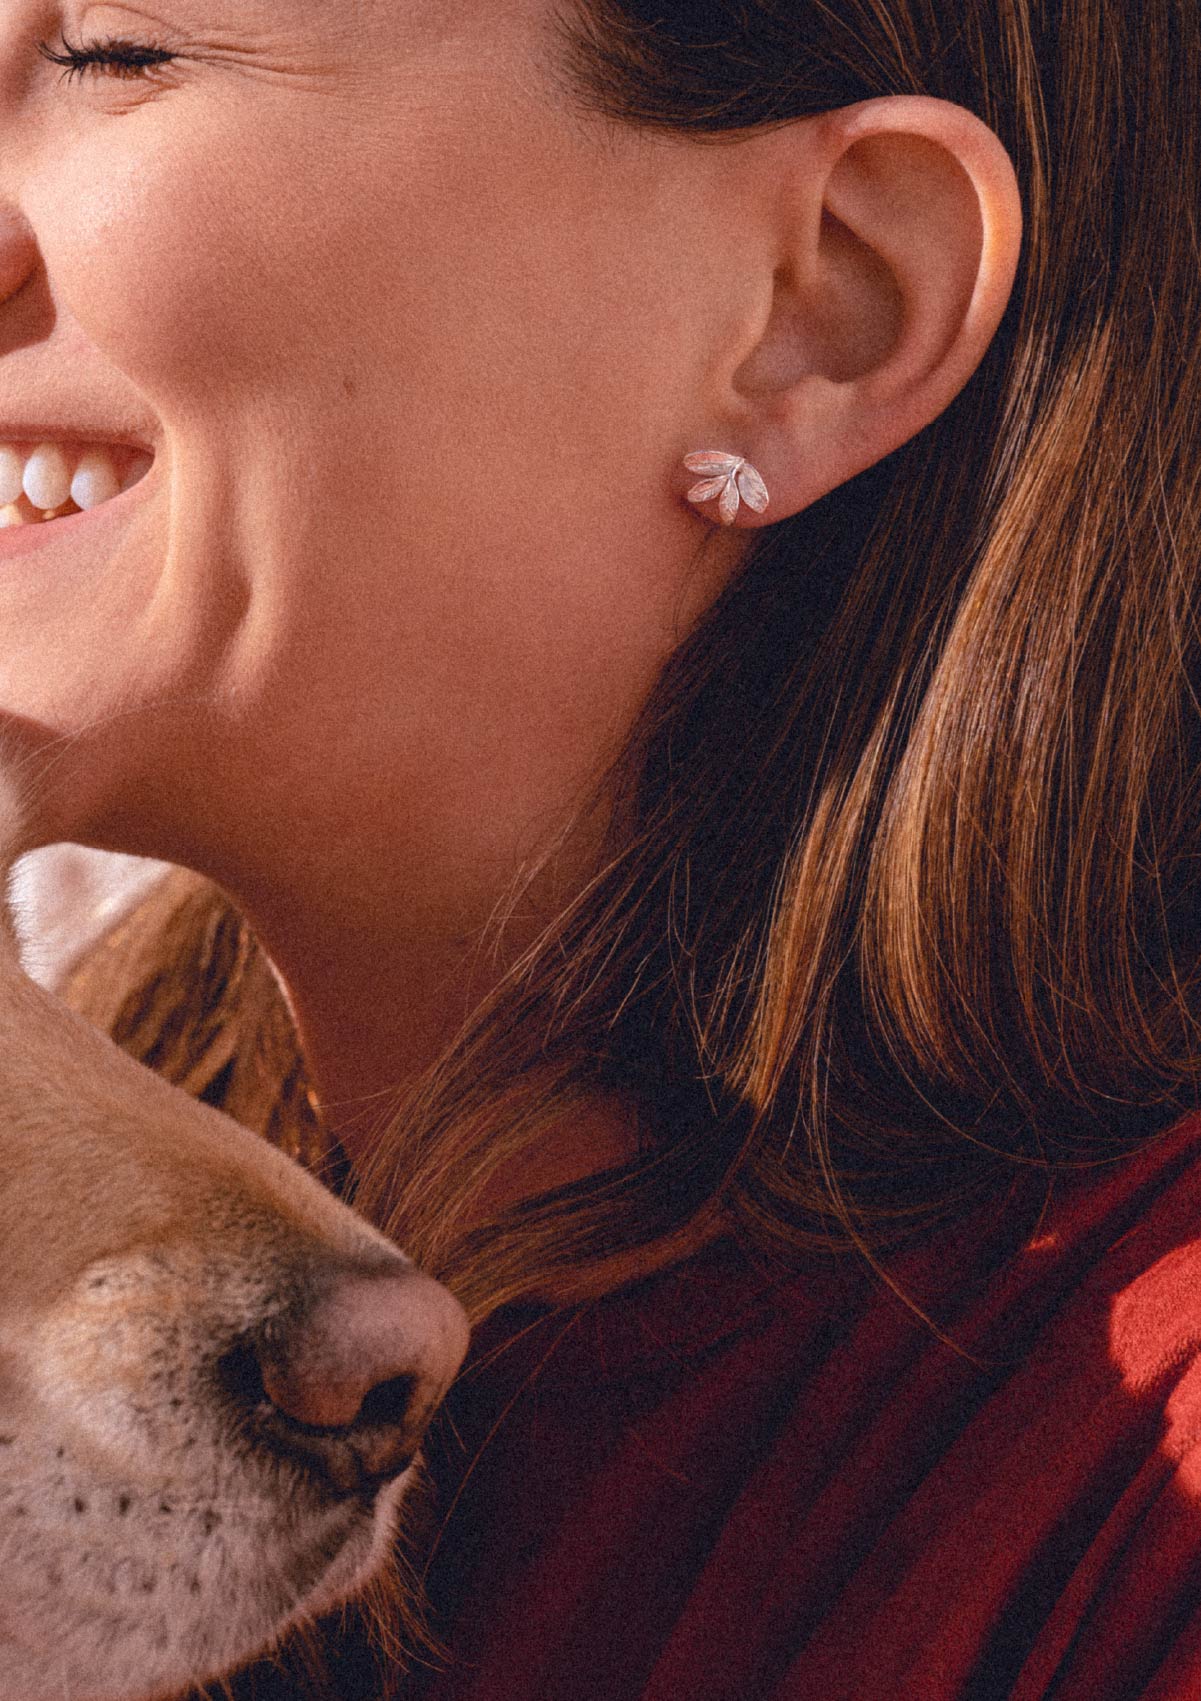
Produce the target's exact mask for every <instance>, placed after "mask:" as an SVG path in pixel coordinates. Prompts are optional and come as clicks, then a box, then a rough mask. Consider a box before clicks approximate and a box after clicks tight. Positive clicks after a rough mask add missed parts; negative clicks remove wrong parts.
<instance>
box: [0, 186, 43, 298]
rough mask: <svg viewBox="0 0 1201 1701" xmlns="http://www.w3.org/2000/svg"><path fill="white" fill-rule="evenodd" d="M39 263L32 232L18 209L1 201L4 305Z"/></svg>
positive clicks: (0, 275) (0, 267) (0, 282)
mask: <svg viewBox="0 0 1201 1701" xmlns="http://www.w3.org/2000/svg"><path fill="white" fill-rule="evenodd" d="M37 263H38V250H37V243H36V241H35V239H34V235H33V232H32V230H31V229H30V228H29V225H28V224H27V223H26V222H25V219H24V218H23V217H22V216H21V214H20V213H18V212H17V210H16V208H15V207H11V206H6V205H4V204H3V203H2V202H0V302H5V301H7V300H8V299H9V297H10V296H14V295H16V293H17V291H18V290H19V289H20V288H21V286H22V285H23V284H24V283H25V281H26V279H27V278H28V277H29V276H30V274H31V273H32V272H33V271H34V270H35V269H36V267H37Z"/></svg>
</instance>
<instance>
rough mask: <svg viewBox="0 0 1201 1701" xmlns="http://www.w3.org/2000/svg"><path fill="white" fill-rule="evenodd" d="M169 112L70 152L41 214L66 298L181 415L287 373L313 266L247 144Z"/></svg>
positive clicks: (50, 178)
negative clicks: (267, 376) (219, 393)
mask: <svg viewBox="0 0 1201 1701" xmlns="http://www.w3.org/2000/svg"><path fill="white" fill-rule="evenodd" d="M166 115H167V107H166V103H165V102H164V104H163V109H162V117H161V118H160V117H159V115H158V110H157V108H153V107H152V108H150V109H148V110H147V111H146V112H144V113H143V112H135V113H131V114H129V115H128V116H127V117H125V118H123V119H120V120H115V121H110V122H109V123H108V124H107V125H106V126H105V127H104V128H102V129H100V130H99V131H98V132H96V133H94V134H92V135H90V136H89V137H88V139H87V140H86V142H81V143H80V144H78V145H76V147H75V148H74V149H73V151H72V152H70V153H69V154H67V155H66V156H65V157H64V156H62V155H60V156H59V157H58V158H57V160H56V161H55V169H54V171H53V174H52V175H50V174H48V175H47V179H46V181H45V185H44V189H43V192H42V193H41V195H40V196H39V195H38V193H37V188H36V186H35V191H34V195H33V196H32V197H31V213H32V216H33V219H34V221H35V224H36V228H38V229H39V231H40V233H41V238H42V244H43V248H44V251H45V257H46V265H47V270H48V273H49V276H50V278H51V282H52V287H53V289H54V292H55V295H56V298H61V300H62V302H63V304H64V306H65V307H66V309H67V310H68V312H69V314H70V316H71V318H72V319H73V320H74V321H76V322H77V324H78V325H79V327H80V330H81V331H82V332H83V334H84V336H85V337H86V338H87V339H88V340H89V341H90V342H91V343H93V344H94V345H95V347H96V348H97V349H99V350H100V351H101V352H102V353H103V355H104V356H105V357H106V358H107V359H108V360H109V361H111V362H112V363H113V365H114V366H115V367H116V368H117V369H119V371H120V372H121V373H122V374H123V375H124V376H125V377H127V378H129V379H130V380H132V381H133V382H134V383H135V384H136V385H137V386H138V387H139V389H141V390H142V391H143V392H144V394H145V395H146V396H147V397H148V399H149V400H150V401H151V402H152V403H157V402H160V401H161V402H162V403H163V404H164V407H165V411H169V406H170V404H171V403H173V402H179V401H180V400H181V399H186V400H187V401H191V400H193V399H195V400H202V399H203V397H204V395H205V394H206V392H208V391H211V390H212V389H213V388H214V387H215V388H218V389H222V390H224V389H225V388H227V386H228V382H229V380H230V379H236V381H237V382H238V383H240V384H242V385H245V384H247V383H253V382H254V381H255V378H256V375H258V374H260V373H262V372H270V371H271V370H272V369H273V365H274V364H275V363H274V362H273V355H274V354H275V353H276V351H277V349H278V346H279V344H280V342H281V339H282V335H283V328H284V327H285V326H287V327H289V330H290V337H291V339H292V340H293V341H295V339H296V335H297V331H298V329H299V327H298V325H297V322H296V306H297V303H296V301H295V299H294V297H295V293H296V292H295V281H296V278H297V275H298V274H299V273H300V271H301V269H302V256H301V254H300V253H299V251H298V250H299V246H300V245H299V241H298V239H297V237H296V236H294V235H292V234H291V232H290V231H289V229H288V224H287V221H288V219H289V217H290V215H291V212H292V209H290V208H289V207H288V206H287V205H286V198H285V204H283V205H281V196H280V195H279V194H278V193H277V192H276V191H277V186H275V185H273V184H272V182H271V180H270V177H269V175H264V174H263V173H261V172H259V171H255V170H249V169H247V167H246V160H247V158H248V157H250V158H253V157H254V156H253V155H249V156H248V153H247V148H246V146H245V145H243V146H242V147H241V148H239V147H238V141H239V139H238V138H237V137H232V136H229V135H226V134H222V133H221V132H218V133H217V134H215V135H211V134H206V132H205V130H204V128H203V127H202V126H199V125H197V126H195V127H192V128H189V126H188V125H187V123H186V122H172V123H170V124H169V123H168V122H167V121H166ZM263 157H264V158H265V160H266V163H267V164H268V166H270V163H271V160H272V158H273V157H274V156H273V155H272V153H271V151H270V150H268V151H267V152H266V154H265V155H264V156H263ZM285 157H286V156H285ZM281 238H282V241H281ZM290 296H291V297H293V299H289V297H290Z"/></svg>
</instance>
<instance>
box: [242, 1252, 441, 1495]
mask: <svg viewBox="0 0 1201 1701" xmlns="http://www.w3.org/2000/svg"><path fill="white" fill-rule="evenodd" d="M467 1338H468V1330H467V1319H466V1316H465V1315H464V1312H463V1308H462V1307H461V1306H460V1304H459V1303H458V1301H457V1300H456V1299H455V1298H454V1297H453V1295H452V1294H451V1293H450V1292H449V1291H448V1289H446V1288H444V1287H443V1286H442V1285H441V1283H439V1282H435V1281H433V1280H432V1279H431V1278H430V1277H429V1276H425V1275H422V1274H421V1272H420V1271H418V1270H415V1269H413V1268H412V1266H410V1265H400V1266H398V1267H397V1268H395V1269H387V1270H383V1271H370V1272H366V1273H364V1272H348V1273H345V1274H342V1275H339V1276H337V1277H336V1278H334V1279H333V1280H332V1281H328V1280H327V1282H326V1283H325V1285H324V1286H323V1289H322V1291H321V1293H320V1295H319V1296H318V1297H316V1298H315V1299H313V1300H312V1301H311V1302H310V1303H309V1304H308V1305H307V1306H306V1307H304V1308H303V1309H302V1310H300V1311H298V1312H297V1313H296V1314H294V1315H290V1316H289V1317H288V1318H286V1319H285V1320H283V1321H282V1322H281V1321H279V1320H275V1321H273V1322H272V1323H271V1324H269V1325H267V1326H266V1327H265V1328H264V1329H262V1330H261V1331H260V1332H259V1334H258V1336H257V1337H256V1338H255V1339H253V1340H252V1341H249V1342H245V1343H243V1344H242V1345H241V1346H240V1347H238V1348H235V1349H234V1351H233V1352H232V1353H231V1354H229V1355H228V1357H227V1359H226V1361H225V1364H224V1367H223V1369H224V1380H225V1383H226V1386H227V1387H228V1388H229V1389H231V1391H233V1392H234V1394H235V1395H236V1396H237V1398H238V1400H239V1403H240V1404H241V1405H242V1406H243V1409H244V1410H245V1411H246V1412H247V1415H248V1417H249V1421H250V1424H251V1426H252V1429H253V1431H254V1433H255V1436H256V1438H257V1439H258V1440H260V1441H262V1442H264V1443H266V1444H267V1445H268V1446H270V1447H272V1448H273V1449H275V1450H276V1451H282V1452H283V1453H285V1454H286V1455H288V1456H289V1457H291V1458H292V1459H293V1460H294V1461H295V1462H297V1463H300V1464H302V1465H304V1466H306V1467H307V1468H309V1469H311V1470H314V1471H315V1472H316V1473H317V1474H318V1475H320V1476H321V1477H322V1478H324V1480H325V1482H326V1483H327V1484H328V1485H329V1486H331V1487H332V1488H334V1489H335V1490H336V1491H337V1492H338V1493H339V1494H343V1495H350V1494H363V1493H368V1492H373V1491H374V1490H375V1489H377V1488H379V1487H381V1486H382V1485H383V1484H384V1483H385V1482H388V1481H389V1480H391V1478H393V1477H395V1476H398V1475H399V1474H400V1472H401V1471H403V1470H405V1469H406V1468H407V1466H408V1465H409V1463H410V1461H411V1460H412V1457H413V1454H414V1452H415V1451H416V1449H417V1445H418V1443H419V1442H420V1440H421V1437H422V1435H423V1434H424V1432H425V1429H426V1427H427V1425H428V1423H429V1420H430V1418H431V1417H432V1416H433V1414H434V1412H435V1411H436V1409H437V1407H438V1405H439V1403H440V1401H441V1399H442V1397H443V1395H444V1394H445V1393H446V1390H447V1389H448V1388H449V1386H450V1384H451V1381H452V1380H453V1378H454V1375H455V1372H456V1371H457V1370H458V1368H459V1365H460V1364H461V1363H462V1361H463V1355H464V1353H465V1352H466V1350H467Z"/></svg>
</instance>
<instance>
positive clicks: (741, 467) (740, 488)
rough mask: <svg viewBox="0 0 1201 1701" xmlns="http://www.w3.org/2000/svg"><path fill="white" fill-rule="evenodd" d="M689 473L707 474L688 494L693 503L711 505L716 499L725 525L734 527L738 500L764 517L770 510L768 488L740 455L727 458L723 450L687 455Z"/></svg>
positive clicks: (706, 450)
mask: <svg viewBox="0 0 1201 1701" xmlns="http://www.w3.org/2000/svg"><path fill="white" fill-rule="evenodd" d="M684 465H685V466H686V467H687V468H688V471H689V472H698V473H707V474H708V475H709V476H708V477H707V478H703V479H702V480H701V482H700V483H699V484H694V485H693V487H692V489H691V490H690V491H689V492H688V500H689V501H690V502H709V501H712V499H713V497H715V496H716V497H717V512H718V515H719V516H720V518H721V523H722V525H723V526H732V525H733V524H734V520H735V518H736V517H737V514H738V504H739V501H740V500H741V501H743V502H745V503H746V505H747V507H748V508H753V509H754V510H755V512H756V514H761V513H762V512H763V510H764V509H765V508H766V507H767V501H768V497H767V486H766V485H765V484H764V482H763V480H762V479H761V478H760V476H759V474H758V473H757V472H756V471H755V469H754V467H753V466H752V465H751V463H750V462H749V461H746V460H744V459H743V458H742V456H741V455H728V454H727V453H726V452H725V450H724V449H698V450H697V452H696V454H694V455H685V456H684Z"/></svg>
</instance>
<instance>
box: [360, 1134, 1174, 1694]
mask: <svg viewBox="0 0 1201 1701" xmlns="http://www.w3.org/2000/svg"><path fill="white" fill-rule="evenodd" d="M1031 1197H1032V1195H1031V1193H1029V1192H1028V1193H1027V1194H1026V1196H1025V1202H1024V1203H1023V1202H1022V1201H1019V1200H1018V1199H1017V1198H1016V1197H1015V1199H1013V1200H1010V1201H1009V1202H998V1203H996V1204H994V1205H992V1206H991V1207H990V1208H989V1209H988V1210H987V1211H986V1212H982V1213H979V1214H978V1215H977V1217H976V1218H975V1220H974V1221H972V1222H969V1223H967V1224H964V1225H961V1226H960V1228H959V1229H958V1230H957V1231H956V1232H955V1233H953V1234H947V1235H943V1236H941V1237H940V1238H939V1239H938V1240H937V1242H934V1243H932V1244H931V1245H930V1246H928V1247H927V1248H926V1249H925V1250H924V1251H923V1252H922V1253H921V1254H920V1255H916V1256H910V1257H909V1258H908V1259H907V1260H905V1261H904V1262H903V1263H900V1264H898V1265H897V1266H896V1267H895V1269H894V1274H895V1275H896V1277H897V1279H898V1280H899V1282H900V1283H901V1284H902V1285H903V1286H904V1287H905V1289H906V1291H907V1292H908V1293H909V1294H910V1295H911V1296H912V1297H913V1298H914V1299H916V1300H917V1301H918V1302H919V1303H920V1304H922V1305H923V1306H925V1307H926V1308H927V1309H928V1310H931V1311H934V1312H936V1313H937V1316H938V1319H939V1324H940V1327H941V1329H942V1330H943V1332H944V1333H945V1334H946V1335H948V1336H950V1337H951V1338H952V1339H953V1340H954V1342H955V1347H951V1346H949V1345H947V1344H945V1343H944V1342H943V1341H942V1340H940V1339H939V1338H938V1336H937V1335H936V1334H935V1332H934V1331H933V1330H932V1328H931V1327H930V1325H929V1324H927V1323H925V1322H923V1321H922V1320H920V1319H919V1318H918V1317H917V1316H915V1315H914V1313H913V1311H911V1310H908V1309H906V1308H905V1307H904V1306H903V1305H902V1304H901V1303H900V1302H899V1301H898V1300H897V1299H896V1298H895V1297H894V1296H893V1295H892V1294H891V1293H890V1292H889V1291H888V1289H887V1288H885V1287H884V1286H883V1284H882V1283H881V1282H880V1281H879V1280H878V1279H877V1278H875V1277H873V1276H872V1275H871V1273H870V1272H868V1271H866V1270H865V1268H864V1267H863V1265H862V1264H861V1262H860V1261H859V1260H857V1259H855V1258H850V1257H848V1258H846V1259H842V1260H839V1261H833V1260H826V1261H822V1260H819V1259H814V1260H813V1261H812V1263H811V1264H810V1266H809V1267H807V1268H806V1269H804V1270H803V1271H802V1272H799V1273H798V1272H796V1271H795V1270H794V1271H790V1272H789V1273H788V1274H787V1275H780V1274H779V1273H778V1272H776V1273H773V1272H772V1271H770V1270H769V1269H767V1268H765V1267H763V1266H762V1265H761V1264H760V1265H756V1263H755V1262H754V1261H753V1260H751V1259H748V1258H747V1257H746V1256H744V1255H743V1254H741V1253H740V1252H739V1251H738V1250H737V1249H735V1248H734V1247H733V1246H731V1245H727V1244H722V1245H718V1246H715V1247H712V1248H710V1249H709V1250H708V1251H706V1252H705V1253H703V1254H702V1255H700V1256H698V1257H696V1258H694V1259H692V1260H691V1261H689V1262H688V1263H687V1264H684V1265H681V1266H679V1267H677V1268H676V1269H675V1270H673V1271H671V1272H668V1273H665V1274H663V1275H660V1276H657V1277H653V1278H651V1279H650V1280H648V1281H646V1282H643V1283H641V1284H639V1285H638V1286H636V1287H633V1288H629V1289H626V1290H625V1291H623V1292H621V1293H618V1294H615V1295H612V1296H610V1297H609V1298H608V1299H606V1300H604V1301H601V1302H599V1303H597V1304H594V1305H590V1306H587V1307H584V1308H582V1309H575V1310H573V1311H571V1312H569V1313H563V1314H559V1315H557V1316H556V1315H554V1314H546V1313H543V1312H540V1311H538V1310H535V1309H533V1308H530V1309H528V1310H522V1311H517V1310H511V1311H509V1312H508V1313H504V1314H500V1315H498V1316H497V1317H495V1318H493V1319H492V1320H491V1322H490V1323H489V1324H488V1325H487V1326H486V1328H485V1329H483V1330H482V1331H481V1332H480V1335H479V1338H478V1340H477V1342H476V1344H475V1346H474V1347H473V1351H472V1356H471V1358H470V1360H469V1362H468V1367H467V1370H466V1371H465V1373H464V1375H463V1376H462V1377H461V1379H460V1381H459V1383H458V1384H457V1386H456V1388H455V1390H454V1391H453V1393H452V1396H451V1400H450V1404H449V1410H448V1413H447V1417H448V1419H449V1421H447V1422H444V1423H442V1424H441V1426H440V1428H439V1429H438V1431H437V1434H436V1436H435V1438H434V1440H433V1442H432V1445H431V1449H430V1454H431V1458H430V1462H431V1466H432V1468H433V1470H434V1473H435V1476H436V1478H437V1480H438V1482H439V1484H440V1488H441V1506H442V1514H441V1515H442V1518H443V1520H444V1523H443V1528H442V1533H441V1537H440V1540H439V1542H438V1545H437V1547H436V1550H435V1553H434V1558H433V1563H432V1567H431V1569H430V1573H429V1577H428V1583H429V1587H430V1591H431V1594H432V1597H433V1599H434V1601H435V1603H436V1605H437V1607H438V1609H439V1611H440V1615H441V1616H440V1619H439V1622H438V1629H439V1632H440V1634H441V1635H442V1637H443V1639H444V1641H445V1642H446V1643H447V1644H448V1646H449V1649H450V1653H451V1660H450V1663H449V1664H447V1665H445V1666H443V1667H442V1668H440V1669H437V1670H434V1671H429V1670H427V1671H424V1672H422V1671H420V1670H419V1671H417V1672H415V1673H414V1674H413V1675H411V1676H410V1677H409V1678H408V1679H407V1680H404V1681H402V1682H400V1684H399V1686H398V1687H397V1688H396V1689H395V1691H394V1693H395V1695H396V1696H397V1697H398V1698H403V1701H410V1698H413V1701H759V1698H763V1701H836V1698H838V1697H845V1698H847V1701H852V1698H853V1701H892V1698H905V1701H910V1698H912V1701H945V1698H950V1697H962V1698H969V1697H970V1698H971V1701H989V1698H995V1701H1002V1698H1005V1701H1011V1698H1012V1701H1034V1698H1035V1697H1040V1698H1046V1701H1050V1698H1051V1697H1052V1696H1053V1697H1054V1701H1135V1698H1141V1701H1168V1698H1173V1701H1185V1698H1196V1697H1201V1447H1199V1446H1197V1445H1195V1443H1196V1442H1197V1441H1198V1440H1199V1439H1201V1360H1199V1357H1198V1349H1199V1348H1201V1117H1194V1118H1191V1119H1190V1120H1188V1121H1187V1122H1185V1123H1183V1124H1181V1125H1179V1126H1178V1127H1177V1128H1176V1129H1175V1130H1174V1131H1173V1132H1172V1133H1171V1134H1170V1135H1169V1136H1167V1137H1165V1138H1164V1139H1162V1140H1159V1141H1156V1142H1154V1143H1153V1144H1152V1145H1150V1146H1149V1147H1148V1148H1147V1149H1145V1150H1144V1151H1143V1152H1141V1153H1140V1154H1139V1155H1138V1156H1136V1157H1135V1158H1132V1159H1128V1160H1124V1161H1123V1162H1121V1163H1120V1164H1117V1165H1114V1166H1107V1167H1105V1168H1099V1169H1093V1170H1091V1171H1088V1172H1086V1173H1085V1174H1084V1175H1083V1176H1081V1177H1079V1178H1077V1179H1075V1180H1073V1181H1072V1182H1071V1183H1070V1184H1069V1183H1067V1182H1060V1183H1057V1186H1056V1192H1055V1197H1054V1200H1053V1202H1052V1205H1051V1207H1050V1208H1049V1210H1048V1211H1047V1212H1046V1214H1045V1215H1044V1216H1043V1218H1042V1220H1041V1222H1038V1223H1037V1226H1034V1219H1035V1215H1036V1213H1034V1212H1032V1210H1031V1209H1030V1208H1029V1201H1030V1198H1031ZM956 1349H958V1350H956ZM344 1685H345V1687H344V1688H343V1689H342V1690H341V1691H340V1692H342V1693H345V1694H346V1695H347V1696H348V1697H349V1696H352V1695H353V1696H354V1697H355V1701H358V1697H359V1695H360V1694H361V1693H362V1692H361V1691H360V1690H359V1689H358V1688H356V1687H355V1679H354V1678H353V1676H352V1674H351V1671H350V1667H349V1666H348V1667H347V1668H346V1676H345V1679H344Z"/></svg>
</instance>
